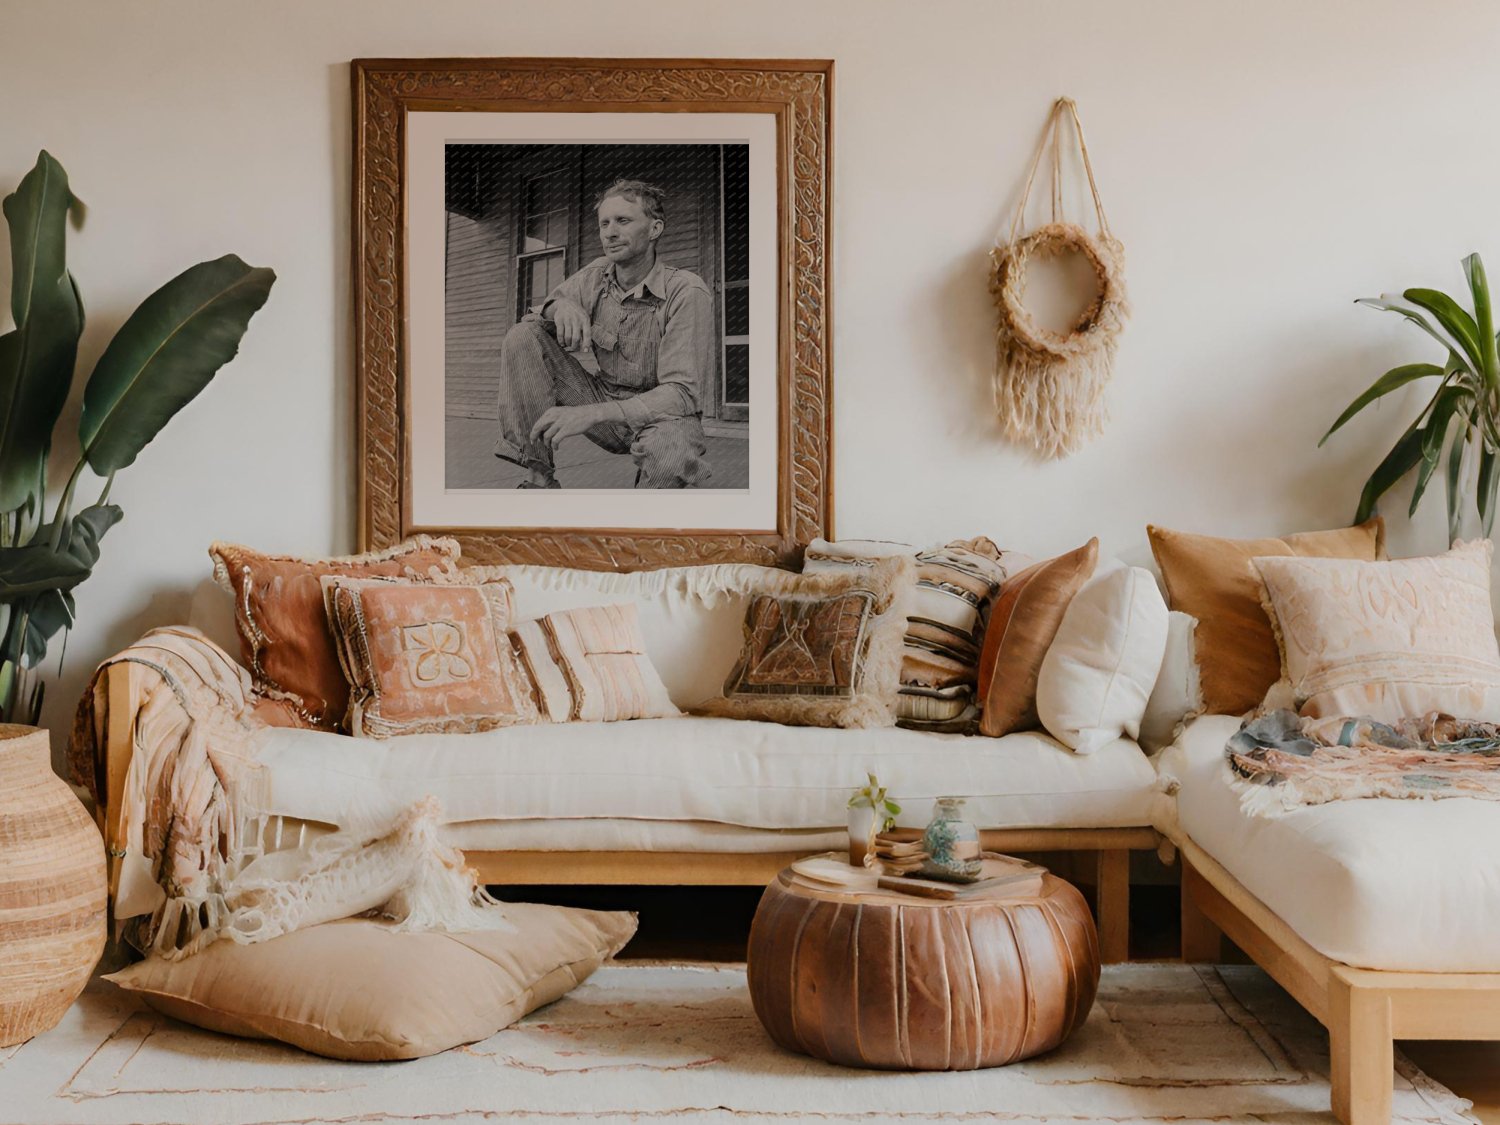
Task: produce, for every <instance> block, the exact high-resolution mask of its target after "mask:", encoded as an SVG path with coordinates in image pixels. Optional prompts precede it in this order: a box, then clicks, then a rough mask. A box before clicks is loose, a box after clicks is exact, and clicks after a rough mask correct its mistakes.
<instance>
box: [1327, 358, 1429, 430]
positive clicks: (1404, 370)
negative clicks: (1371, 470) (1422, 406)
mask: <svg viewBox="0 0 1500 1125" xmlns="http://www.w3.org/2000/svg"><path fill="white" fill-rule="evenodd" d="M1442 374H1444V369H1443V368H1441V367H1439V366H1438V365H1437V364H1435V363H1407V364H1403V365H1402V366H1400V367H1393V368H1391V369H1390V370H1389V371H1387V372H1386V373H1385V374H1384V375H1382V376H1381V377H1380V378H1379V379H1376V380H1375V382H1373V383H1371V384H1370V387H1369V389H1368V390H1366V391H1365V393H1364V394H1362V395H1360V396H1359V397H1358V398H1357V399H1355V400H1354V401H1353V402H1351V403H1350V404H1349V405H1348V407H1347V408H1346V409H1345V410H1344V412H1343V413H1342V414H1340V415H1339V418H1338V421H1337V422H1335V423H1334V424H1333V425H1332V426H1330V427H1328V432H1327V433H1326V434H1324V435H1323V436H1322V438H1321V439H1319V441H1318V444H1319V445H1320V446H1321V445H1322V444H1323V443H1324V442H1326V441H1327V440H1328V439H1329V438H1331V437H1332V436H1333V435H1334V434H1335V433H1336V432H1337V431H1338V430H1339V428H1340V427H1342V426H1343V424H1344V423H1345V422H1347V421H1349V419H1350V418H1353V417H1354V416H1355V415H1356V414H1358V413H1359V412H1360V411H1361V410H1363V409H1364V408H1365V407H1367V406H1369V405H1370V403H1372V402H1374V401H1375V400H1376V399H1379V398H1384V397H1385V396H1386V395H1388V394H1390V393H1391V392H1392V391H1395V390H1399V389H1400V388H1402V387H1404V386H1406V384H1408V383H1414V382H1416V381H1417V380H1418V379H1427V378H1430V377H1432V376H1437V375H1442Z"/></svg>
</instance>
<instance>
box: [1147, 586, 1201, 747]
mask: <svg viewBox="0 0 1500 1125" xmlns="http://www.w3.org/2000/svg"><path fill="white" fill-rule="evenodd" d="M1197 629H1198V619H1197V618H1196V617H1194V616H1193V615H1192V614H1191V613H1180V612H1178V611H1177V610H1175V609H1174V610H1173V611H1172V612H1171V613H1170V614H1169V615H1168V616H1167V651H1166V655H1165V656H1163V657H1162V660H1161V671H1160V672H1158V673H1157V674H1156V686H1155V687H1154V688H1152V689H1151V698H1150V699H1149V700H1147V701H1146V713H1145V714H1144V715H1142V716H1141V737H1140V743H1141V749H1143V750H1145V751H1146V753H1148V754H1154V753H1156V752H1157V751H1158V750H1161V749H1164V748H1166V747H1168V746H1170V745H1172V743H1174V742H1176V741H1177V732H1178V730H1179V729H1180V728H1181V727H1182V724H1183V723H1184V722H1185V721H1186V720H1188V719H1190V718H1192V717H1193V716H1195V715H1201V714H1202V713H1203V686H1202V684H1201V683H1200V682H1199V679H1198V654H1197V645H1196V639H1195V636H1194V634H1195V633H1196V631H1197Z"/></svg>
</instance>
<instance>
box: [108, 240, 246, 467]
mask: <svg viewBox="0 0 1500 1125" xmlns="http://www.w3.org/2000/svg"><path fill="white" fill-rule="evenodd" d="M275 280H276V275H275V273H273V272H272V271H271V270H269V269H266V268H264V267H261V268H253V267H251V266H247V265H246V264H245V263H244V262H242V261H240V259H239V258H237V257H235V256H234V255H233V254H226V255H225V256H224V257H222V258H217V259H215V260H214V261H211V262H200V263H199V264H198V265H196V266H193V267H191V268H190V269H187V270H185V271H183V272H182V273H181V274H178V275H177V276H176V277H174V278H173V279H172V280H171V281H169V282H167V283H166V284H165V285H163V286H162V287H161V288H160V289H158V290H157V291H156V292H155V293H153V294H151V296H149V297H147V298H146V299H145V300H144V301H143V302H141V306H140V308H138V309H136V310H135V312H133V313H132V314H131V315H130V319H129V320H127V321H126V322H125V323H124V324H123V325H122V326H121V327H120V330H119V331H118V332H117V333H115V337H114V339H113V340H111V341H110V342H109V346H108V347H107V348H105V349H104V354H103V355H102V356H100V357H99V362H98V364H97V365H96V366H95V367H94V371H93V374H91V375H90V376H89V381H88V386H87V387H86V388H85V390H84V395H83V416H82V418H81V419H80V420H79V423H78V436H79V441H80V444H81V445H82V446H83V454H84V457H85V459H86V460H87V461H88V464H89V467H90V468H91V469H93V470H94V472H96V473H98V474H99V475H100V476H107V475H109V474H110V473H112V472H115V471H116V470H118V469H123V468H125V467H126V466H127V465H129V464H130V463H131V462H133V461H134V460H135V459H136V457H137V456H138V455H139V454H140V452H141V450H142V449H144V448H145V447H146V445H147V444H148V443H149V442H150V441H151V439H152V438H154V437H155V436H156V435H157V434H158V433H160V432H161V429H162V427H163V426H165V425H166V424H167V422H168V421H169V420H170V419H171V417H172V415H174V414H176V413H177V411H179V410H181V409H182V408H183V406H185V405H187V403H189V402H191V401H192V399H193V398H194V397H195V396H196V395H197V394H198V392H199V391H201V390H202V389H203V388H204V387H206V386H207V385H208V383H209V380H211V379H212V378H213V377H214V374H215V372H217V371H218V370H219V368H220V367H222V366H223V365H224V364H226V363H228V362H229V361H230V360H231V359H233V358H234V355H235V353H236V352H237V351H238V350H239V346H240V338H241V337H242V336H243V335H244V334H245V328H246V327H247V326H248V325H249V323H250V318H251V317H252V316H254V315H255V313H256V310H258V309H259V308H260V307H261V306H262V305H264V304H265V303H266V298H267V297H268V296H269V295H270V292H271V284H272V283H273V282H274V281H275Z"/></svg>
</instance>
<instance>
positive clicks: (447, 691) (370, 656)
mask: <svg viewBox="0 0 1500 1125" xmlns="http://www.w3.org/2000/svg"><path fill="white" fill-rule="evenodd" d="M322 588H323V593H324V597H325V599H326V609H327V614H328V620H329V622H330V624H331V625H332V627H333V631H334V636H335V639H336V641H337V645H338V654H339V660H340V662H341V664H342V665H343V669H344V675H345V676H346V677H347V679H348V681H349V730H350V732H351V733H353V734H354V735H356V736H363V737H368V738H391V737H394V736H395V735H401V734H418V733H451V734H470V733H473V732H475V731H482V730H493V729H494V728H496V727H503V726H512V725H514V724H516V723H535V722H537V721H539V715H538V713H537V707H536V703H535V701H534V700H533V699H532V695H531V684H530V682H529V681H528V680H527V679H526V675H525V673H524V672H523V671H522V670H521V668H520V666H519V664H518V663H517V662H516V658H515V654H514V653H513V652H512V651H511V646H510V637H509V634H508V633H507V631H506V629H507V626H508V625H509V624H510V616H511V586H510V583H509V582H506V581H504V580H501V581H498V582H484V583H480V584H474V585H465V584H461V583H457V582H444V583H434V582H403V581H400V580H398V579H382V578H368V579H359V578H340V577H336V576H330V577H326V578H324V579H323V580H322Z"/></svg>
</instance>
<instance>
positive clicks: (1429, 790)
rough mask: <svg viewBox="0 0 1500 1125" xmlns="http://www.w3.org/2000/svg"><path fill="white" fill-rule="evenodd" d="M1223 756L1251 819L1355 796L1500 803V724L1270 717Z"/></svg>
mask: <svg viewBox="0 0 1500 1125" xmlns="http://www.w3.org/2000/svg"><path fill="white" fill-rule="evenodd" d="M1224 755H1225V758H1226V759H1227V761H1228V763H1229V769H1230V775H1231V778H1232V783H1233V784H1234V785H1235V787H1236V788H1237V789H1238V790H1239V791H1240V804H1241V807H1243V808H1244V809H1245V811H1246V812H1248V813H1251V814H1253V815H1256V816H1278V815H1280V814H1282V813H1285V812H1288V811H1290V810H1292V809H1296V808H1301V807H1303V806H1306V805H1321V804H1326V803H1327V802H1329V801H1349V800H1355V799H1358V798H1362V797H1404V798H1412V797H1416V798H1424V799H1428V800H1432V799H1436V798H1441V797H1477V798H1479V799H1481V800H1486V801H1496V800H1500V725H1497V724H1494V723H1481V722H1476V721H1472V720H1465V719H1455V718H1454V717H1453V716H1451V715H1443V714H1438V713H1433V714H1430V715H1423V716H1421V717H1419V718H1412V719H1403V720H1402V721H1401V722H1399V723H1396V724H1394V725H1390V724H1386V723H1378V722H1376V721H1375V720H1373V719H1369V718H1333V719H1304V718H1302V717H1301V716H1299V715H1298V714H1297V713H1296V712H1294V711H1271V712H1268V713H1267V714H1264V715H1260V716H1257V717H1255V718H1253V719H1251V720H1249V721H1247V722H1246V723H1245V724H1244V725H1243V726H1242V727H1240V729H1239V730H1238V731H1237V732H1236V733H1235V735H1234V737H1232V738H1231V739H1230V740H1229V743H1228V745H1227V746H1225V748H1224Z"/></svg>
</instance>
